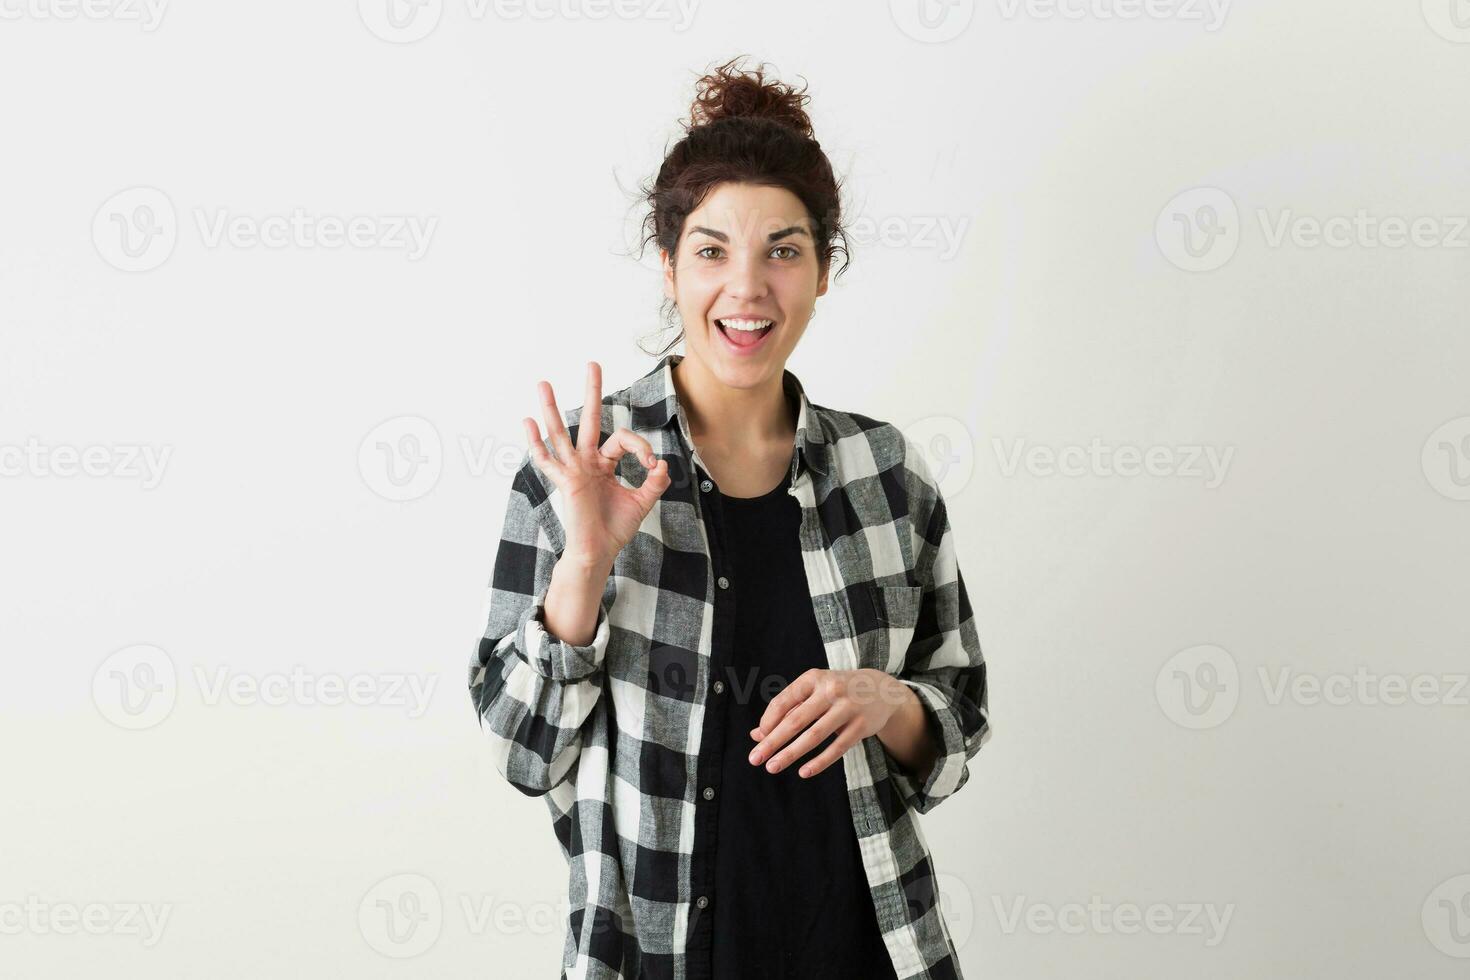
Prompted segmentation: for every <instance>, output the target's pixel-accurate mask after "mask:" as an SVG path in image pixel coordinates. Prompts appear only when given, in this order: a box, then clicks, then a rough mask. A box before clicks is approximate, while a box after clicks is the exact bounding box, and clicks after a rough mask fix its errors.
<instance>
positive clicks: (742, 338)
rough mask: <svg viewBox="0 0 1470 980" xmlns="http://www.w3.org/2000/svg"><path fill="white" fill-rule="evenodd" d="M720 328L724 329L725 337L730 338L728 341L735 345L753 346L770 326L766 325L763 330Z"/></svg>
mask: <svg viewBox="0 0 1470 980" xmlns="http://www.w3.org/2000/svg"><path fill="white" fill-rule="evenodd" d="M720 329H721V330H723V331H724V334H725V336H726V337H729V338H730V343H732V344H734V345H735V346H736V347H754V346H755V345H756V344H758V343H760V341H761V338H762V337H764V336H765V335H766V331H767V330H770V329H771V328H770V327H766V328H765V329H763V330H734V329H726V328H724V327H721V328H720Z"/></svg>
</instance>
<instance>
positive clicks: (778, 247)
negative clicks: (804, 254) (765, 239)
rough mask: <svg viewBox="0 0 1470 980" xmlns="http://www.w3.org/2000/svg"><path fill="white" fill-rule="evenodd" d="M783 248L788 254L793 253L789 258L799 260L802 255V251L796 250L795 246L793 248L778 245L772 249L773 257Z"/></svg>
mask: <svg viewBox="0 0 1470 980" xmlns="http://www.w3.org/2000/svg"><path fill="white" fill-rule="evenodd" d="M783 248H784V249H785V250H786V251H788V252H790V253H791V254H790V255H789V256H787V257H788V258H792V259H794V258H798V257H799V256H800V255H801V250H800V249H798V248H796V247H795V246H792V245H777V246H776V247H775V248H773V249H771V254H772V255H775V254H776V253H777V252H779V251H781V250H782V249H783Z"/></svg>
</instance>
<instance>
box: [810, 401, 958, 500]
mask: <svg viewBox="0 0 1470 980" xmlns="http://www.w3.org/2000/svg"><path fill="white" fill-rule="evenodd" d="M811 408H812V412H813V414H815V415H816V417H817V421H818V424H819V425H821V427H822V434H823V438H824V440H825V441H826V442H827V443H828V445H829V449H830V450H831V452H832V453H834V454H835V455H836V457H837V462H838V465H839V467H840V468H841V469H842V471H843V472H844V473H848V472H851V473H853V474H855V475H859V476H860V475H863V474H864V472H867V473H869V474H877V473H885V472H890V471H892V472H894V473H896V474H902V475H903V476H904V477H905V483H906V484H908V483H917V484H918V485H919V486H921V487H932V486H933V484H934V480H933V477H932V476H931V475H930V473H929V468H928V465H927V464H926V463H925V460H924V453H923V450H922V449H921V447H920V446H919V445H918V444H917V443H916V442H914V440H913V439H911V438H910V437H909V436H908V435H907V434H906V433H905V432H904V431H903V429H901V428H899V427H898V425H897V424H896V423H893V422H890V421H888V420H886V419H875V418H873V417H872V416H870V415H864V414H862V413H861V412H852V411H844V410H841V409H836V408H831V407H829V406H826V405H818V404H816V403H812V405H811ZM844 464H846V465H844Z"/></svg>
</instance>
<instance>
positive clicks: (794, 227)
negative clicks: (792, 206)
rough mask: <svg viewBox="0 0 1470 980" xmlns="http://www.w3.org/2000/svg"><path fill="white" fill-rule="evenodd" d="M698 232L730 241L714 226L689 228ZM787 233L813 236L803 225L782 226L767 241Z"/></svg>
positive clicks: (783, 236)
mask: <svg viewBox="0 0 1470 980" xmlns="http://www.w3.org/2000/svg"><path fill="white" fill-rule="evenodd" d="M696 233H703V234H706V235H708V236H709V237H711V238H715V239H718V240H719V241H722V242H726V243H728V242H729V241H730V236H729V235H727V234H725V233H724V232H723V231H715V230H714V229H713V228H706V227H704V226H703V225H695V226H694V227H693V228H690V229H689V234H691V235H693V234H696ZM787 235H805V236H807V237H808V238H810V237H812V236H811V232H809V231H807V230H806V229H805V228H803V227H802V226H801V225H792V226H791V227H790V228H782V229H781V230H780V231H773V232H771V233H770V234H769V235H767V236H766V241H768V242H774V241H776V240H777V239H778V238H785V237H786V236H787Z"/></svg>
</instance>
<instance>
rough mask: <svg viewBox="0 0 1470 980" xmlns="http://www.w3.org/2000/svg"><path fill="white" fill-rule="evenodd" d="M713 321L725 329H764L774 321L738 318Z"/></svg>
mask: <svg viewBox="0 0 1470 980" xmlns="http://www.w3.org/2000/svg"><path fill="white" fill-rule="evenodd" d="M715 322H716V323H718V324H719V325H720V326H722V327H726V328H727V329H730V330H764V329H765V328H766V327H769V326H770V325H771V324H773V323H775V322H776V321H774V320H739V319H735V320H716V321H715Z"/></svg>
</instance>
